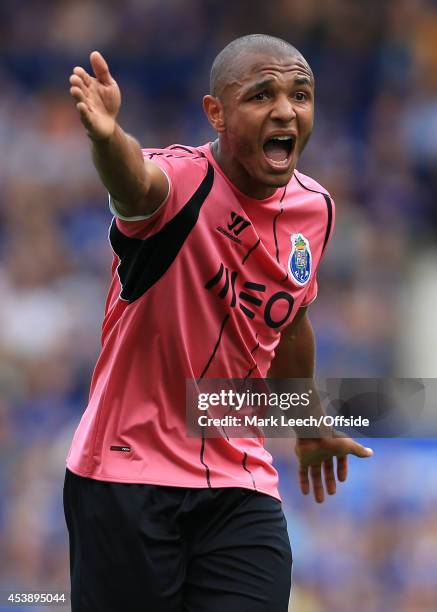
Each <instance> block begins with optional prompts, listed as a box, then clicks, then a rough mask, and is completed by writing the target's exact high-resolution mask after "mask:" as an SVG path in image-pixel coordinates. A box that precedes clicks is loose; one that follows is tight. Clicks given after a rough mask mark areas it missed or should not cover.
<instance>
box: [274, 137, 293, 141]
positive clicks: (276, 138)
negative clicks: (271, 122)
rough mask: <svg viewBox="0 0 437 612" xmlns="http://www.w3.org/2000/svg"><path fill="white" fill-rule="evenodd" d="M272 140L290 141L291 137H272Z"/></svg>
mask: <svg viewBox="0 0 437 612" xmlns="http://www.w3.org/2000/svg"><path fill="white" fill-rule="evenodd" d="M273 140H291V136H273Z"/></svg>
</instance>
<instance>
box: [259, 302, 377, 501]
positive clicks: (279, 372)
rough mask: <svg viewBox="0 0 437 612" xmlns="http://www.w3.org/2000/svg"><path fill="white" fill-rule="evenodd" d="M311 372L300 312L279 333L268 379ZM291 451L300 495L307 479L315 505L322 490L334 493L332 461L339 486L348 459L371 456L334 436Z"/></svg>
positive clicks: (307, 331) (311, 353)
mask: <svg viewBox="0 0 437 612" xmlns="http://www.w3.org/2000/svg"><path fill="white" fill-rule="evenodd" d="M314 369H315V338H314V332H313V328H312V325H311V321H310V319H309V317H308V313H307V309H306V308H301V309H300V310H299V311H298V313H297V315H296V317H295V318H294V320H293V322H292V324H291V325H290V326H289V327H288V328H287V329H286V330H285V331H284V332H283V333H282V336H281V340H280V342H279V345H278V347H277V350H276V355H275V358H274V359H273V361H272V365H271V367H270V370H269V373H268V376H269V378H313V376H314ZM320 410H322V408H321V407H320ZM295 451H296V455H297V457H298V460H299V481H300V488H301V491H302V493H303V494H304V495H307V494H308V493H309V492H310V478H311V482H312V485H313V492H314V498H315V500H316V501H317V502H319V503H321V502H323V501H324V499H325V489H326V492H327V493H328V494H329V495H333V494H334V493H335V492H336V478H335V470H334V457H336V458H337V479H338V480H339V481H340V482H343V481H344V480H346V478H347V469H348V455H355V456H356V457H361V458H365V457H371V456H372V454H373V451H372V450H371V449H370V448H365V447H364V446H362V445H361V444H358V442H355V440H352V439H351V438H345V437H337V436H336V435H335V432H332V435H330V436H328V435H326V436H324V437H319V438H297V440H296V446H295ZM322 471H323V474H324V485H325V486H323V479H322Z"/></svg>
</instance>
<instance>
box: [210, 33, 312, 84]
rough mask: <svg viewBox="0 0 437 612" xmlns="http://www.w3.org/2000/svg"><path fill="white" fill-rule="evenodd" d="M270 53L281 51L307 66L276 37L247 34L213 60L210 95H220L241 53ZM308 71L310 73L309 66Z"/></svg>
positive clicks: (285, 42) (295, 51)
mask: <svg viewBox="0 0 437 612" xmlns="http://www.w3.org/2000/svg"><path fill="white" fill-rule="evenodd" d="M272 51H280V52H281V51H282V52H283V53H289V54H290V55H292V56H300V57H301V58H302V60H303V61H304V62H305V64H307V65H308V62H307V61H306V59H305V58H304V57H303V55H302V53H301V52H300V51H298V49H296V47H293V45H291V44H290V43H289V42H287V41H286V40H283V39H282V38H276V36H269V35H268V34H248V35H247V36H241V37H240V38H236V39H235V40H233V41H232V42H230V43H229V44H228V45H226V47H225V48H224V49H222V50H221V51H220V53H219V54H218V55H217V57H216V58H215V60H214V62H213V64H212V67H211V73H210V78H209V88H210V93H211V95H213V96H219V95H220V94H221V93H222V91H223V88H224V87H225V86H226V84H227V83H228V80H229V77H230V75H232V74H233V72H234V71H233V67H234V66H235V63H236V61H237V59H238V57H239V56H241V54H242V53H245V52H249V53H250V52H254V53H257V52H259V53H263V52H272ZM308 69H309V70H310V72H311V68H310V67H309V65H308ZM311 74H312V73H311Z"/></svg>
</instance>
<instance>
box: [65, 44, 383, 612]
mask: <svg viewBox="0 0 437 612" xmlns="http://www.w3.org/2000/svg"><path fill="white" fill-rule="evenodd" d="M90 60H91V65H92V69H93V72H94V75H95V76H94V77H93V76H90V75H89V74H88V73H87V72H86V71H85V70H84V69H83V68H80V67H76V68H75V69H74V71H73V74H72V75H71V77H70V83H71V90H70V91H71V95H72V96H73V98H74V100H75V102H76V107H77V110H78V111H79V115H80V118H81V121H82V123H83V125H84V126H85V128H86V130H87V133H88V136H89V137H90V139H91V146H92V154H93V159H94V163H95V166H96V168H97V171H98V173H99V175H100V177H101V179H102V181H103V183H104V185H105V186H106V188H107V190H108V192H109V194H110V197H109V199H110V208H111V211H112V212H113V215H114V218H113V221H112V224H111V228H110V236H109V237H110V243H111V247H112V250H113V252H114V260H113V276H112V283H111V287H110V291H109V295H108V299H107V303H106V309H105V318H104V322H103V333H102V350H101V354H100V357H99V359H98V362H97V365H96V368H95V371H94V374H93V379H92V384H91V392H90V398H89V404H88V406H87V409H86V411H85V413H84V414H83V416H82V419H81V421H80V424H79V426H78V428H77V430H76V433H75V436H74V439H73V443H72V446H71V449H70V452H69V455H68V460H67V473H66V482H65V488H64V505H65V513H66V520H67V526H68V529H69V535H70V564H71V582H72V610H73V612H79V611H80V612H91V611H92V612H98V611H100V610H101V611H102V612H103V611H104V612H111V611H112V610H113V611H114V612H115V611H116V610H120V609H126V610H129V611H130V612H136V611H140V610H150V611H154V612H155V611H156V612H177V611H180V612H182V611H183V610H184V611H193V612H194V611H196V612H197V611H199V612H200V611H205V612H214V611H219V610H220V611H221V610H223V609H227V610H229V611H230V612H231V611H233V610H254V611H267V610H268V611H273V610H274V611H275V612H283V611H285V610H287V608H288V599H289V591H290V578H291V552H290V545H289V541H288V536H287V530H286V523H285V518H284V515H283V512H282V507H281V502H280V498H279V494H278V489H277V472H276V470H275V469H274V467H273V466H272V461H271V456H270V455H269V453H268V452H267V451H266V450H265V449H264V447H263V444H262V440H260V439H256V438H245V439H235V438H229V437H228V436H227V435H224V436H223V437H219V438H208V439H206V438H204V437H202V438H201V439H198V438H190V437H187V434H186V427H185V420H186V414H185V383H186V379H194V380H197V381H200V380H202V379H205V378H252V377H256V378H263V377H266V376H267V375H269V376H270V377H276V378H279V377H284V378H295V377H296V378H311V377H312V376H313V374H314V335H313V331H312V327H311V324H310V321H309V318H308V314H307V307H308V305H309V304H310V303H311V302H312V301H313V300H314V299H315V297H316V295H317V280H316V271H317V267H318V265H319V262H320V260H321V258H322V255H323V253H324V251H325V248H326V245H327V243H328V241H329V239H330V237H331V234H332V230H333V225H334V205H333V201H332V198H331V196H330V195H329V193H328V192H327V191H326V190H325V189H324V188H323V187H321V186H320V185H318V184H317V183H316V182H315V181H313V180H312V179H310V178H309V177H306V176H304V175H302V174H301V173H299V172H297V170H296V162H297V159H298V157H299V155H300V153H301V152H302V150H303V148H304V146H305V144H306V143H307V141H308V139H309V137H310V135H311V131H312V127H313V115H314V77H313V74H312V72H311V69H310V67H309V66H308V64H307V62H306V61H305V59H304V58H303V57H302V55H301V54H300V53H299V52H298V51H297V50H296V49H295V48H294V47H292V46H291V45H289V44H288V43H286V42H285V41H282V40H280V39H276V38H272V37H269V36H264V35H251V36H246V37H243V38H240V39H237V40H235V41H233V42H232V43H230V44H229V45H228V46H227V47H225V49H224V50H223V51H222V52H221V53H220V54H219V55H218V56H217V58H216V59H215V61H214V64H213V67H212V70H211V91H210V95H207V96H205V98H204V109H205V112H206V115H207V117H208V120H209V122H210V123H211V125H212V126H213V128H214V129H215V131H216V132H217V135H218V137H217V140H216V141H215V142H213V143H208V144H205V145H203V146H199V147H190V146H185V145H172V146H170V147H168V148H167V149H161V150H158V149H144V150H141V149H140V146H139V145H138V143H137V142H136V141H135V140H134V139H133V138H131V137H130V136H128V135H127V134H126V133H125V132H124V131H123V130H122V129H121V127H120V126H119V125H118V124H117V122H116V117H117V114H118V111H119V108H120V100H121V98H120V91H119V88H118V86H117V83H116V82H115V80H114V79H113V78H112V76H111V74H110V72H109V69H108V66H107V64H106V62H105V60H104V59H103V57H102V56H101V55H100V54H99V53H98V52H93V53H92V54H91V57H90ZM296 453H297V456H298V458H299V463H300V467H299V470H300V483H301V489H302V492H303V493H304V494H307V493H308V492H309V490H310V481H311V483H312V486H313V491H314V496H315V499H316V501H318V502H322V501H323V499H324V489H326V491H327V493H328V494H333V493H335V489H336V475H335V471H334V458H335V457H336V458H337V478H338V480H340V481H342V480H345V479H346V474H347V455H348V454H354V455H356V456H358V457H368V456H370V455H371V450H370V449H366V448H364V447H363V446H361V445H360V444H358V443H356V442H354V441H353V440H350V439H344V438H336V437H324V438H318V439H298V440H297V442H296ZM322 471H323V472H324V481H323V479H322Z"/></svg>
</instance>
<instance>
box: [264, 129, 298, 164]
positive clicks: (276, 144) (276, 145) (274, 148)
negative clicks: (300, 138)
mask: <svg viewBox="0 0 437 612" xmlns="http://www.w3.org/2000/svg"><path fill="white" fill-rule="evenodd" d="M295 143H296V138H295V137H294V136H291V135H281V136H273V137H272V138H269V139H268V140H266V141H265V143H264V146H263V151H264V155H265V157H266V159H267V161H268V162H269V164H270V165H271V166H273V167H275V168H283V169H284V168H286V167H287V166H288V164H289V162H290V159H291V156H292V154H293V151H294V146H295Z"/></svg>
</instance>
